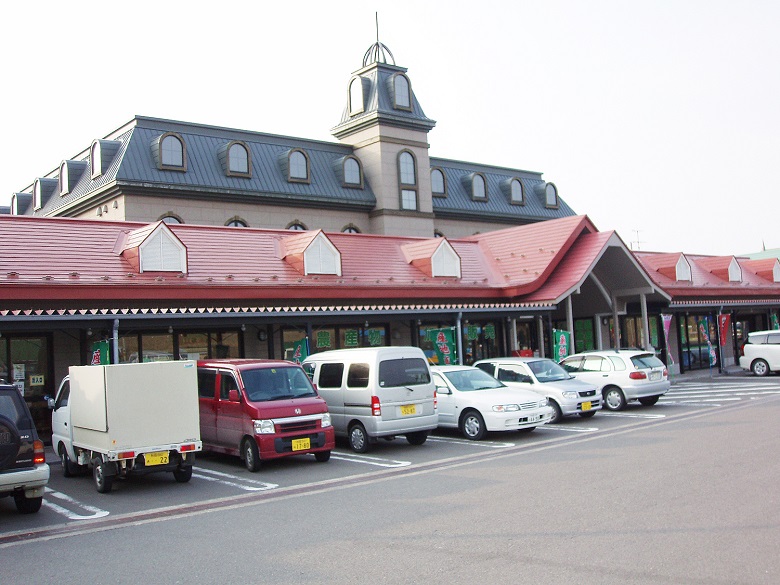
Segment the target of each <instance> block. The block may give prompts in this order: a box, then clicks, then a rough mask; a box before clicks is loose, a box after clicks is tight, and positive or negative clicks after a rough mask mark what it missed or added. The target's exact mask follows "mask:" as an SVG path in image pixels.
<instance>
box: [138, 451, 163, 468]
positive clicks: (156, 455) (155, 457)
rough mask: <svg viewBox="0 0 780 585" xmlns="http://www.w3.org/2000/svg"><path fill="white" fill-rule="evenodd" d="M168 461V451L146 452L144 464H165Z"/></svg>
mask: <svg viewBox="0 0 780 585" xmlns="http://www.w3.org/2000/svg"><path fill="white" fill-rule="evenodd" d="M167 463H168V451H153V452H152V453H144V465H165V464H167Z"/></svg>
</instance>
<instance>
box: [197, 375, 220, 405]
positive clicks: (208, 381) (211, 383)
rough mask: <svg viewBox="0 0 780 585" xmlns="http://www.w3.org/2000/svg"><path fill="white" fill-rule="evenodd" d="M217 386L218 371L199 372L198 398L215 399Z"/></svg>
mask: <svg viewBox="0 0 780 585" xmlns="http://www.w3.org/2000/svg"><path fill="white" fill-rule="evenodd" d="M216 385H217V371H216V370H198V396H201V397H203V398H214V388H215V387H216Z"/></svg>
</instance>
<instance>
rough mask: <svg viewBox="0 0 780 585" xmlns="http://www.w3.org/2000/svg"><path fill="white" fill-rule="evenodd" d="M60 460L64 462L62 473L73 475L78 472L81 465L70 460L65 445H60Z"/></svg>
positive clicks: (66, 475)
mask: <svg viewBox="0 0 780 585" xmlns="http://www.w3.org/2000/svg"><path fill="white" fill-rule="evenodd" d="M60 462H61V463H62V475H63V476H64V477H73V476H74V475H76V474H77V473H78V471H79V466H78V465H76V464H75V463H73V461H71V460H70V457H68V450H67V449H66V448H65V445H60Z"/></svg>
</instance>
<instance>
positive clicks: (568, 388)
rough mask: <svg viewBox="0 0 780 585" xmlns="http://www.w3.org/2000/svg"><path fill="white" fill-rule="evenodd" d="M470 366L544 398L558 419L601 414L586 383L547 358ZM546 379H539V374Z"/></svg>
mask: <svg viewBox="0 0 780 585" xmlns="http://www.w3.org/2000/svg"><path fill="white" fill-rule="evenodd" d="M474 366H476V367H477V368H479V369H481V370H484V371H485V372H487V373H488V374H490V375H491V376H493V377H495V378H497V379H498V380H500V381H501V382H503V383H504V384H506V385H507V386H510V387H512V388H525V389H527V390H533V391H534V392H537V393H538V394H542V395H544V396H547V398H549V399H550V405H551V406H552V407H553V408H554V409H555V410H556V411H558V412H559V413H560V414H558V412H556V413H555V414H554V416H553V422H557V419H558V418H560V417H561V416H571V415H575V414H578V415H580V416H582V417H584V418H587V417H591V416H593V415H594V414H595V413H596V412H597V411H598V410H601V395H600V394H599V393H598V391H597V389H596V387H595V386H594V385H593V384H592V383H591V382H589V381H583V380H576V379H574V378H573V377H571V376H570V375H569V374H568V373H567V372H566V371H564V370H563V369H562V368H561V367H560V366H559V365H558V364H556V363H555V362H554V361H553V360H551V359H549V358H538V357H499V358H488V359H484V360H479V361H477V362H475V363H474ZM545 371H546V372H549V374H548V375H542V373H543V372H545Z"/></svg>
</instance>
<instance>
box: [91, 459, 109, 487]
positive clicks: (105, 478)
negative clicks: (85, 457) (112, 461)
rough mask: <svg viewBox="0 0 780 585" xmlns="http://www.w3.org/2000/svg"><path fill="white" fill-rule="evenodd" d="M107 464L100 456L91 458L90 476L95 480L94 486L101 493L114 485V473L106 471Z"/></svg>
mask: <svg viewBox="0 0 780 585" xmlns="http://www.w3.org/2000/svg"><path fill="white" fill-rule="evenodd" d="M108 466H109V464H108V463H103V461H102V460H101V459H100V457H95V458H94V459H93V460H92V478H93V479H94V480H95V488H96V489H97V491H98V492H99V493H101V494H107V493H109V492H110V491H111V488H112V487H113V485H114V475H113V474H109V473H108Z"/></svg>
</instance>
